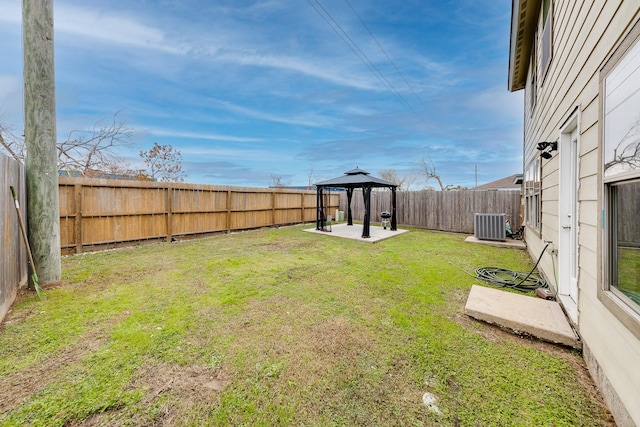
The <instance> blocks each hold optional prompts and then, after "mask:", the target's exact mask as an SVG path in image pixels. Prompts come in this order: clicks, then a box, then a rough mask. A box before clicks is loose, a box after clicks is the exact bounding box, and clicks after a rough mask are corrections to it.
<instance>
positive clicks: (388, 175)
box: [378, 169, 406, 190]
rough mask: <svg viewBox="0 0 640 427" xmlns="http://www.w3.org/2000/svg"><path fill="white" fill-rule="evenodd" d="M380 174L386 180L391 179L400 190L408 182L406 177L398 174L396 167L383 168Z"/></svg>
mask: <svg viewBox="0 0 640 427" xmlns="http://www.w3.org/2000/svg"><path fill="white" fill-rule="evenodd" d="M378 174H379V175H380V178H382V179H384V180H385V181H389V182H390V183H392V184H395V185H397V186H398V190H404V189H405V188H404V185H405V182H406V178H405V177H401V176H400V175H398V172H396V171H395V170H394V169H384V170H381V171H380V172H379V173H378Z"/></svg>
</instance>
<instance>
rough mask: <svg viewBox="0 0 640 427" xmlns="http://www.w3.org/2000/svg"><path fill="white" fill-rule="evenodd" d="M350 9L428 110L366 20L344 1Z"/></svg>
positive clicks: (349, 3) (346, 0)
mask: <svg viewBox="0 0 640 427" xmlns="http://www.w3.org/2000/svg"><path fill="white" fill-rule="evenodd" d="M344 1H345V2H346V3H347V4H348V5H349V7H350V8H351V10H352V11H353V13H354V14H355V15H356V17H357V18H358V20H359V21H360V23H361V24H362V26H363V27H364V28H365V29H366V30H367V32H368V33H369V35H370V36H371V38H372V39H373V40H374V41H375V42H376V44H377V45H378V47H379V48H380V50H381V51H382V53H384V55H385V56H386V57H387V59H388V60H389V62H390V63H391V65H393V68H395V70H396V71H397V72H398V74H399V75H400V77H402V80H404V82H405V83H406V84H407V86H408V87H409V89H410V90H411V92H412V93H413V95H414V96H415V97H416V99H417V100H418V102H420V103H421V104H422V106H423V107H425V108H427V106H426V105H425V104H424V102H423V101H422V98H420V96H418V94H417V93H416V91H415V90H414V88H413V86H412V85H411V83H409V81H408V80H407V78H406V77H405V76H404V74H402V71H400V69H399V68H398V66H397V65H396V63H395V62H393V59H391V57H390V56H389V54H388V53H387V51H386V50H385V49H384V48H383V47H382V45H381V44H380V42H379V41H378V39H377V38H376V36H375V35H374V34H373V32H371V30H370V29H369V26H368V25H367V24H366V23H365V22H364V20H363V19H362V18H361V17H360V14H358V12H356V10H355V8H354V7H353V6H352V5H351V2H349V0H344Z"/></svg>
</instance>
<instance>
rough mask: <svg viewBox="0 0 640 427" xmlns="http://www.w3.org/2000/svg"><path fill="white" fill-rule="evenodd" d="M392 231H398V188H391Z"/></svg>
mask: <svg viewBox="0 0 640 427" xmlns="http://www.w3.org/2000/svg"><path fill="white" fill-rule="evenodd" d="M391 207H392V208H391V209H392V211H391V231H397V230H398V223H397V219H396V187H391Z"/></svg>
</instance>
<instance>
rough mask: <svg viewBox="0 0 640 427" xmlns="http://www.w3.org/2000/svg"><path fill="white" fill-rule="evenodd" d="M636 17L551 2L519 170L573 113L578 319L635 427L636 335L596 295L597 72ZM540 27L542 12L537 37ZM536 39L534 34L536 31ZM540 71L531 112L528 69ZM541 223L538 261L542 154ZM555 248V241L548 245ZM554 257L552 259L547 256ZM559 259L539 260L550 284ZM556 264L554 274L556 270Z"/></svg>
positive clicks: (553, 233) (591, 361)
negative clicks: (547, 59) (547, 60)
mask: <svg viewBox="0 0 640 427" xmlns="http://www.w3.org/2000/svg"><path fill="white" fill-rule="evenodd" d="M639 19H640V6H639V5H638V2H630V1H622V0H617V1H616V0H613V1H612V0H608V1H605V0H599V1H572V2H567V1H554V2H553V10H552V22H553V28H552V39H553V56H552V61H551V64H550V66H549V69H548V70H547V74H546V76H544V79H543V78H542V76H540V74H539V73H540V70H541V67H540V51H541V49H540V48H539V47H536V49H535V51H536V55H537V58H535V61H533V63H534V66H535V67H536V69H535V70H534V69H533V68H532V67H531V64H530V69H529V73H528V78H527V82H526V85H525V88H526V89H525V92H526V93H525V97H524V99H525V114H524V117H525V120H524V140H525V141H524V143H525V145H524V151H523V153H524V167H525V168H526V167H527V165H528V164H529V163H530V162H531V161H532V160H533V159H535V158H536V157H537V156H539V155H540V152H539V151H538V150H537V149H536V144H537V143H538V142H541V141H559V139H560V132H561V131H560V129H561V127H562V126H563V124H564V123H565V121H566V120H567V119H568V118H569V117H570V116H571V115H572V113H573V112H574V111H577V113H576V114H577V117H578V150H579V151H578V200H577V204H578V247H579V250H578V287H579V289H578V306H577V309H578V317H577V325H576V327H577V329H578V331H579V333H580V335H581V338H582V340H583V342H584V348H585V353H584V354H585V360H586V362H587V365H588V366H589V369H590V371H591V373H592V376H593V378H594V380H595V381H596V383H597V384H598V387H599V389H600V390H601V392H602V393H603V395H604V398H605V400H606V401H607V403H608V405H609V408H610V409H611V410H612V412H613V414H614V416H615V418H616V422H617V423H618V425H620V426H626V425H640V405H638V402H640V370H639V369H638V368H637V365H638V361H639V360H640V340H639V339H638V337H637V336H636V335H635V334H633V333H632V332H630V331H629V329H628V328H627V327H626V326H625V325H623V324H622V323H621V322H620V321H619V320H618V318H617V317H616V316H615V315H613V314H612V312H611V311H610V310H609V309H607V308H606V307H605V306H604V305H603V304H602V302H601V301H600V300H599V299H598V289H599V287H601V286H602V284H601V283H602V276H603V275H602V254H601V248H600V247H599V245H600V243H599V240H600V238H601V233H602V229H601V220H602V218H601V214H600V212H601V210H602V201H601V197H602V196H601V195H602V177H601V169H602V159H601V152H600V132H601V111H600V102H601V100H600V69H601V68H602V67H603V65H604V64H605V63H606V61H607V60H608V59H609V58H610V56H611V55H612V53H613V52H614V50H615V49H616V47H617V46H618V45H619V44H620V42H621V40H622V39H624V37H625V35H626V34H627V33H628V31H629V29H630V28H631V27H632V26H633V25H634V24H635V23H636V22H637V21H638V20H639ZM541 32H542V17H541V16H540V17H539V21H538V35H540V34H541ZM538 39H539V36H538ZM534 71H536V74H537V75H538V76H539V77H538V78H537V84H536V90H537V94H536V103H535V106H534V108H533V110H531V108H530V105H531V104H530V100H531V96H533V95H532V94H531V93H530V89H531V79H532V75H533V72H534ZM541 177H542V186H541V187H542V195H541V198H542V224H541V228H540V233H538V232H537V231H536V230H533V229H527V234H526V239H527V244H528V250H529V252H530V255H531V256H532V257H533V258H534V259H537V258H538V256H540V254H541V252H542V249H543V248H544V246H545V244H546V243H545V241H551V242H553V245H555V246H556V247H557V243H558V240H559V231H558V228H559V218H558V208H559V200H558V198H559V156H558V153H555V152H554V156H553V158H551V159H549V160H545V159H542V173H541ZM552 247H553V246H552ZM552 257H555V258H553V259H552ZM557 265H558V258H557V255H553V254H552V253H551V251H547V252H545V253H544V255H543V256H542V259H541V262H540V264H539V269H540V270H541V272H542V274H543V276H544V277H545V278H546V279H547V280H549V282H550V283H552V284H553V285H554V286H555V285H556V283H555V280H556V279H555V277H556V272H557ZM554 269H555V271H554Z"/></svg>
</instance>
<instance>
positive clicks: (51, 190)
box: [22, 0, 61, 284]
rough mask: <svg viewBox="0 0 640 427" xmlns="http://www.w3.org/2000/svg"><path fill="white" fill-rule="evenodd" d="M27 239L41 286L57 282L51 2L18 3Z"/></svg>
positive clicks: (58, 277) (58, 267) (56, 198)
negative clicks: (22, 69) (21, 35)
mask: <svg viewBox="0 0 640 427" xmlns="http://www.w3.org/2000/svg"><path fill="white" fill-rule="evenodd" d="M22 24H23V25H22V26H23V44H24V71H23V73H24V122H25V142H26V146H27V156H26V161H25V166H26V168H25V169H26V173H27V218H28V230H29V232H28V234H29V241H30V243H31V250H32V252H33V258H34V263H35V269H36V271H37V273H38V278H39V280H40V282H41V283H42V284H47V283H52V282H55V281H58V280H60V275H61V263H60V258H61V257H60V214H59V200H58V156H57V152H56V101H55V78H54V61H53V0H23V1H22Z"/></svg>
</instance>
